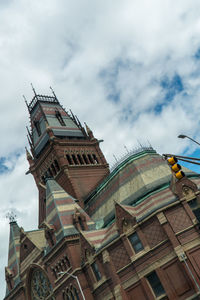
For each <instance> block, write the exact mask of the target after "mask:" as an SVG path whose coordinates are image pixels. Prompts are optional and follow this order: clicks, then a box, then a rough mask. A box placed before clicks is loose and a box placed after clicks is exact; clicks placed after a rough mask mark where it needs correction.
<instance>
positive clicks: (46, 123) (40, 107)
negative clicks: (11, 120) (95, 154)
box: [26, 91, 87, 155]
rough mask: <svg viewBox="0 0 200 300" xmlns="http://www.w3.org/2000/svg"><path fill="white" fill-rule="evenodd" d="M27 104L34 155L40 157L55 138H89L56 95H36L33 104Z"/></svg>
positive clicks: (30, 140) (30, 138) (30, 139)
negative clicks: (45, 147)
mask: <svg viewBox="0 0 200 300" xmlns="http://www.w3.org/2000/svg"><path fill="white" fill-rule="evenodd" d="M34 92H35V91H34ZM26 104H27V107H28V111H29V113H30V122H31V130H30V131H29V142H30V146H31V148H32V150H33V152H34V154H36V155H38V154H39V153H40V151H41V150H42V149H43V148H44V146H45V145H46V144H47V143H48V141H49V140H50V139H51V138H52V137H53V136H54V137H58V138H69V139H70V138H77V139H85V138H87V134H86V132H85V130H84V128H83V127H82V125H81V123H80V121H79V120H78V119H77V117H75V116H74V115H73V113H71V115H70V114H69V113H67V112H66V111H65V109H64V108H63V107H62V105H61V104H60V102H59V101H58V99H57V97H56V95H55V94H53V96H47V95H38V94H36V93H35V95H34V97H33V99H32V100H31V102H30V103H29V104H28V103H27V102H26ZM50 132H51V134H49V133H50Z"/></svg>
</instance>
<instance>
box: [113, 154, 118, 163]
mask: <svg viewBox="0 0 200 300" xmlns="http://www.w3.org/2000/svg"><path fill="white" fill-rule="evenodd" d="M113 157H114V159H115V160H116V162H117V163H118V160H117V157H116V156H115V155H114V154H113Z"/></svg>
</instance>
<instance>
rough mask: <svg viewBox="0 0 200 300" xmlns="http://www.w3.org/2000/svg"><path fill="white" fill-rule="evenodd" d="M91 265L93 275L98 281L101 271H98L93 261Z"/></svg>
mask: <svg viewBox="0 0 200 300" xmlns="http://www.w3.org/2000/svg"><path fill="white" fill-rule="evenodd" d="M91 267H92V271H93V272H94V275H95V277H96V280H97V281H99V280H100V279H101V273H100V271H99V267H98V265H97V263H96V262H94V263H93V264H92V265H91Z"/></svg>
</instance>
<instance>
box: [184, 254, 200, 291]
mask: <svg viewBox="0 0 200 300" xmlns="http://www.w3.org/2000/svg"><path fill="white" fill-rule="evenodd" d="M181 258H182V259H183V261H184V263H185V265H186V268H187V269H188V271H189V273H190V275H191V277H192V279H193V280H194V283H195V284H196V286H197V289H198V290H199V292H200V286H199V284H198V282H197V281H196V279H195V277H194V275H193V274H192V271H191V269H190V267H189V266H188V263H187V261H186V259H185V255H184V254H182V255H181Z"/></svg>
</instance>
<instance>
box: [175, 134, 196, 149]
mask: <svg viewBox="0 0 200 300" xmlns="http://www.w3.org/2000/svg"><path fill="white" fill-rule="evenodd" d="M178 138H179V139H184V138H187V139H189V140H191V141H193V142H194V143H196V144H197V145H199V146H200V143H198V142H197V141H195V140H194V139H192V138H191V137H189V136H187V135H185V134H179V135H178Z"/></svg>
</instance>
